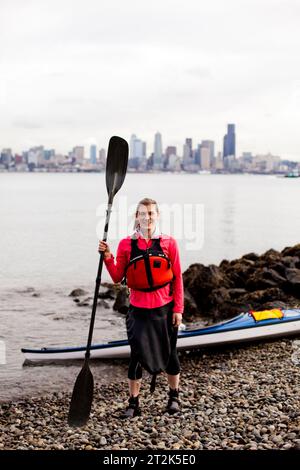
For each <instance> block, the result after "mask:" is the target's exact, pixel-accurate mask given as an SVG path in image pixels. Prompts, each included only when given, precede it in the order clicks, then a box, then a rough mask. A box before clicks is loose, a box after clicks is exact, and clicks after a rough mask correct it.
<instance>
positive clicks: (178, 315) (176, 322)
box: [172, 312, 182, 327]
mask: <svg viewBox="0 0 300 470" xmlns="http://www.w3.org/2000/svg"><path fill="white" fill-rule="evenodd" d="M181 322H182V313H177V312H174V313H173V321H172V323H173V325H174V326H175V327H177V326H179V325H180V324H181Z"/></svg>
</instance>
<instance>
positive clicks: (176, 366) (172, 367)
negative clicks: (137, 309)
mask: <svg viewBox="0 0 300 470" xmlns="http://www.w3.org/2000/svg"><path fill="white" fill-rule="evenodd" d="M176 344H177V334H176V335H172V337H171V353H170V359H169V362H168V365H167V367H166V369H165V372H166V373H167V374H169V375H177V374H179V372H180V363H179V359H178V354H177V349H176ZM142 375H143V369H142V366H141V364H140V363H139V359H138V357H137V356H135V355H134V354H131V356H130V362H129V368H128V378H129V379H130V380H139V379H141V378H142Z"/></svg>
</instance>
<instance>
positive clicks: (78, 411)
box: [68, 361, 94, 427]
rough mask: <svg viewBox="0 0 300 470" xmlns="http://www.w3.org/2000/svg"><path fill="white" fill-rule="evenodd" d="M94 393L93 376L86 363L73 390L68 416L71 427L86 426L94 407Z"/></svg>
mask: <svg viewBox="0 0 300 470" xmlns="http://www.w3.org/2000/svg"><path fill="white" fill-rule="evenodd" d="M93 391H94V379H93V374H92V373H91V371H90V368H89V365H88V363H87V362H86V361H85V363H84V365H83V368H82V369H81V371H80V372H79V374H78V377H77V379H76V382H75V385H74V389H73V394H72V398H71V403H70V409H69V416H68V424H69V425H70V426H75V427H80V426H84V425H85V424H86V422H87V420H88V419H89V416H90V411H91V407H92V401H93Z"/></svg>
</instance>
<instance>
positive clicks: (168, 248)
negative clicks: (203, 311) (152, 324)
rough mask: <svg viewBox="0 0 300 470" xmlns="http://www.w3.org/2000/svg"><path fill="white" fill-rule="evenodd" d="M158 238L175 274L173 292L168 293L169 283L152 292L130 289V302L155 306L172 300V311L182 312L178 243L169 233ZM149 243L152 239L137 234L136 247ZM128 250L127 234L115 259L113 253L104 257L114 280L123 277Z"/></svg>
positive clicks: (117, 280) (128, 256) (129, 247)
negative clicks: (108, 256)
mask: <svg viewBox="0 0 300 470" xmlns="http://www.w3.org/2000/svg"><path fill="white" fill-rule="evenodd" d="M159 238H160V246H161V248H162V250H163V252H164V253H165V255H166V256H168V258H169V259H170V261H171V265H172V270H173V273H174V276H175V278H174V281H173V294H172V295H170V285H167V286H164V287H161V288H160V289H157V290H155V291H153V292H143V291H139V290H135V289H130V303H131V305H134V306H135V307H140V308H156V307H161V306H162V305H165V304H167V303H169V302H171V301H172V300H173V301H174V306H173V312H176V313H183V305H184V303H183V298H184V295H183V281H182V274H181V265H180V258H179V250H178V245H177V242H176V240H175V239H174V238H172V237H170V236H169V235H164V234H161V235H160V236H159ZM151 244H152V239H151V240H148V241H147V240H146V239H145V238H143V237H142V236H141V235H138V247H139V248H140V249H141V250H146V248H149V247H150V246H151ZM130 252H131V237H130V236H128V237H126V238H123V239H122V240H121V241H120V243H119V246H118V249H117V256H116V259H115V258H114V256H113V255H111V257H110V258H107V259H104V262H105V266H106V268H107V270H108V272H109V274H110V276H111V278H112V280H113V281H114V282H120V281H121V280H122V279H123V277H124V275H125V271H126V267H127V265H128V263H129V260H130Z"/></svg>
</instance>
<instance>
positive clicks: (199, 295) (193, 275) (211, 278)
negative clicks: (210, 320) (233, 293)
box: [183, 263, 233, 314]
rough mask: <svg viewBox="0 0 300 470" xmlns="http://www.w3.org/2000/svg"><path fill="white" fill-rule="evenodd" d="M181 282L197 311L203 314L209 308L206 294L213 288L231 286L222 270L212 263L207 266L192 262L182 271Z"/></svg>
mask: <svg viewBox="0 0 300 470" xmlns="http://www.w3.org/2000/svg"><path fill="white" fill-rule="evenodd" d="M183 282H184V286H185V288H186V289H188V291H189V293H190V294H191V296H192V297H193V299H194V301H195V303H196V305H197V309H198V311H199V312H200V313H203V314H205V313H206V311H207V310H208V308H209V302H208V296H209V295H210V293H211V292H212V291H213V290H214V289H218V288H220V287H223V288H230V287H233V286H232V284H231V283H230V281H229V280H228V278H227V277H226V275H225V274H224V273H223V272H222V270H221V269H220V268H218V266H215V265H213V264H211V265H209V266H204V265H203V264H200V263H196V264H192V265H191V266H190V267H189V268H188V269H187V270H186V271H185V272H184V273H183Z"/></svg>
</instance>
